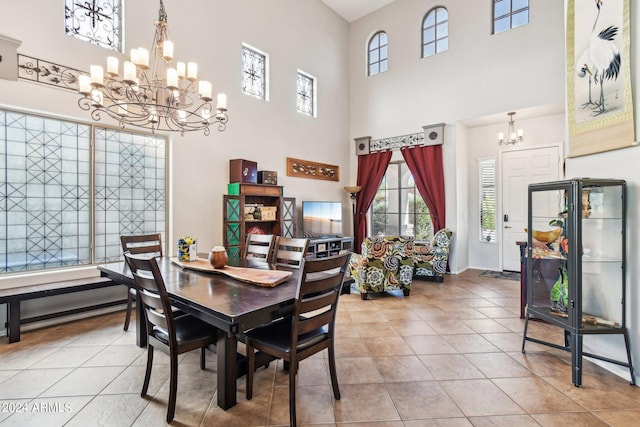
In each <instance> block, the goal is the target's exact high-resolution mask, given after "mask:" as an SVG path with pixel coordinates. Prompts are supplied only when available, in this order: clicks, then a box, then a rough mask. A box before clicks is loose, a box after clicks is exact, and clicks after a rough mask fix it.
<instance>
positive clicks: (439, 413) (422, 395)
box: [387, 381, 463, 420]
mask: <svg viewBox="0 0 640 427" xmlns="http://www.w3.org/2000/svg"><path fill="white" fill-rule="evenodd" d="M387 391H388V392H389V395H390V396H391V399H392V400H393V403H394V404H395V406H396V409H397V410H398V412H399V413H400V417H401V418H402V419H403V420H410V419H424V418H447V417H460V416H462V415H463V414H462V412H460V409H458V407H457V406H456V404H455V403H454V402H453V400H451V398H450V397H449V396H448V395H447V393H446V392H445V391H444V390H443V389H442V387H440V385H439V384H438V383H437V382H436V381H414V382H405V383H390V384H387Z"/></svg>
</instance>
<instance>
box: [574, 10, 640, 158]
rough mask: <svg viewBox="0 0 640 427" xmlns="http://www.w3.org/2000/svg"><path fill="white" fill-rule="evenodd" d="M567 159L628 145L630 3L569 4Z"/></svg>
mask: <svg viewBox="0 0 640 427" xmlns="http://www.w3.org/2000/svg"><path fill="white" fill-rule="evenodd" d="M567 12H568V13H567V46H566V48H567V91H568V93H567V101H568V116H569V157H577V156H584V155H588V154H594V153H599V152H603V151H609V150H615V149H619V148H625V147H629V146H631V145H634V139H635V137H634V124H633V103H632V97H631V71H630V55H629V50H630V49H629V45H630V24H629V19H630V18H629V15H630V0H569V1H568V9H567Z"/></svg>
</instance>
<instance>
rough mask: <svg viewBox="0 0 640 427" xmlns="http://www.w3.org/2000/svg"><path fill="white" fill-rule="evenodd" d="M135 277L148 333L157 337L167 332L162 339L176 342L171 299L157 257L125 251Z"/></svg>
mask: <svg viewBox="0 0 640 427" xmlns="http://www.w3.org/2000/svg"><path fill="white" fill-rule="evenodd" d="M125 257H126V258H127V262H128V263H129V268H130V269H131V273H132V274H133V279H134V281H135V283H136V286H137V288H138V299H139V301H140V302H141V303H142V304H143V307H144V311H145V314H146V321H147V333H148V334H149V336H150V337H154V338H155V334H156V333H157V332H160V333H163V334H167V337H166V338H165V337H162V339H161V341H165V340H168V342H169V345H170V346H171V345H174V344H175V343H176V335H175V330H174V327H173V310H172V308H171V301H170V300H169V295H168V294H167V290H166V288H165V285H164V280H163V279H162V274H161V273H160V269H159V268H158V263H157V261H156V259H155V258H149V257H146V256H144V255H142V254H131V253H125Z"/></svg>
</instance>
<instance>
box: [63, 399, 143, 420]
mask: <svg viewBox="0 0 640 427" xmlns="http://www.w3.org/2000/svg"><path fill="white" fill-rule="evenodd" d="M148 404H149V402H148V401H146V400H145V399H142V398H141V397H140V394H139V393H138V394H114V395H102V396H96V397H94V398H93V399H92V400H91V401H90V402H89V403H87V404H86V405H85V407H84V408H82V409H81V410H80V411H79V412H78V413H77V414H75V415H74V417H73V418H72V419H71V420H70V421H69V422H68V423H67V424H65V426H69V427H75V426H77V427H85V426H90V425H105V426H129V425H131V424H133V422H134V421H135V420H136V418H138V416H139V415H140V414H141V413H142V411H143V410H144V408H145V407H146V406H147V405H148Z"/></svg>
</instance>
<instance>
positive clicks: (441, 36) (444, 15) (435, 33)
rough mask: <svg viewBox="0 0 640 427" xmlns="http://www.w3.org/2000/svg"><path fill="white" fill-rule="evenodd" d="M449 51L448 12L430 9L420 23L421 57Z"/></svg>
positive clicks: (441, 8) (437, 8) (443, 9)
mask: <svg viewBox="0 0 640 427" xmlns="http://www.w3.org/2000/svg"><path fill="white" fill-rule="evenodd" d="M447 49H449V12H447V9H446V8H444V7H436V8H433V9H431V10H430V11H429V12H428V13H427V14H426V15H425V17H424V20H423V21H422V57H423V58H426V57H427V56H431V55H435V54H436V53H440V52H444V51H445V50H447Z"/></svg>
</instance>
